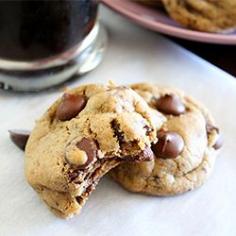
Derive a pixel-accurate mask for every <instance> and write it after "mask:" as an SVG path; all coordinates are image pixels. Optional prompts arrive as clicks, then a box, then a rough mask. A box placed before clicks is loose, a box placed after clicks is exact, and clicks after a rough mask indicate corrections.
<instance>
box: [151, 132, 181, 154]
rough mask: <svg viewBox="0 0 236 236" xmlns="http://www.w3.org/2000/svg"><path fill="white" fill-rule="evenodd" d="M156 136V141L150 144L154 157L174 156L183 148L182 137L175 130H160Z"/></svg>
mask: <svg viewBox="0 0 236 236" xmlns="http://www.w3.org/2000/svg"><path fill="white" fill-rule="evenodd" d="M157 138H158V141H157V143H156V144H153V146H152V150H153V152H154V154H155V156H156V157H160V158H176V157H177V156H178V155H179V154H180V153H181V152H182V151H183V149H184V141H183V138H182V137H181V136H180V135H179V134H178V133H176V132H172V131H160V132H159V133H158V134H157Z"/></svg>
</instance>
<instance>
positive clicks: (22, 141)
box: [9, 130, 30, 151]
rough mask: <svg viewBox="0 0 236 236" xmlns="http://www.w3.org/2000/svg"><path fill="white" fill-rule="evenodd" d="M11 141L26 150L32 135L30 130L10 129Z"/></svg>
mask: <svg viewBox="0 0 236 236" xmlns="http://www.w3.org/2000/svg"><path fill="white" fill-rule="evenodd" d="M9 134H10V139H11V141H12V142H13V143H14V144H15V145H16V146H17V147H18V148H20V149H21V150H23V151H24V150H25V146H26V143H27V141H28V138H29V136H30V131H28V130H9Z"/></svg>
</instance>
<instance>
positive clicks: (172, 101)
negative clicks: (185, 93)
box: [155, 94, 185, 116]
mask: <svg viewBox="0 0 236 236" xmlns="http://www.w3.org/2000/svg"><path fill="white" fill-rule="evenodd" d="M155 105H156V108H157V109H158V110H159V111H161V112H163V113H164V114H167V115H174V116H178V115H180V114H182V113H184V112H185V106H184V104H183V103H182V101H181V100H180V98H179V97H178V96H176V95H174V94H166V95H164V96H162V97H160V98H159V99H158V100H157V101H156V104H155Z"/></svg>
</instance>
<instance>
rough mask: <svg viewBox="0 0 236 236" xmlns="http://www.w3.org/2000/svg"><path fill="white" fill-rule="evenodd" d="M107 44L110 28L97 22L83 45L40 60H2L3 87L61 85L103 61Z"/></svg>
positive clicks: (0, 84)
mask: <svg viewBox="0 0 236 236" xmlns="http://www.w3.org/2000/svg"><path fill="white" fill-rule="evenodd" d="M106 44H107V33H106V30H105V29H104V27H103V25H101V24H100V23H99V22H97V23H96V24H95V26H94V28H93V30H92V31H91V32H90V33H89V35H88V36H87V37H86V38H85V39H84V40H83V42H82V43H81V44H80V45H79V46H77V47H76V48H75V49H72V50H70V51H69V52H66V53H63V54H62V55H59V56H57V57H56V58H51V59H47V60H44V61H41V62H36V63H17V62H10V63H9V62H8V61H5V60H1V59H0V89H3V90H15V91H28V92H30V91H40V90H43V89H47V88H51V87H53V86H56V85H59V84H61V83H63V82H65V81H67V80H69V79H70V78H72V77H73V76H75V75H76V76H80V75H83V74H85V73H87V72H89V71H91V70H93V69H95V68H96V67H97V66H98V64H99V63H100V62H101V60H102V58H103V55H104V52H105V48H106Z"/></svg>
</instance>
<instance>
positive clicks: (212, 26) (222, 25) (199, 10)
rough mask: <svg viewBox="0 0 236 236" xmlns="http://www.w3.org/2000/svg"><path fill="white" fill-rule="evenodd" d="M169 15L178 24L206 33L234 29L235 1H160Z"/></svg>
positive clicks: (235, 21) (235, 23) (235, 16)
mask: <svg viewBox="0 0 236 236" xmlns="http://www.w3.org/2000/svg"><path fill="white" fill-rule="evenodd" d="M162 2H163V4H164V7H165V9H166V10H167V12H168V13H169V15H170V16H171V17H172V18H173V19H175V20H176V21H177V22H179V23H180V24H182V25H184V26H186V27H188V28H191V29H195V30H200V31H207V32H231V31H234V30H235V29H236V0H221V1H217V0H201V1H196V0H162Z"/></svg>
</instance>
